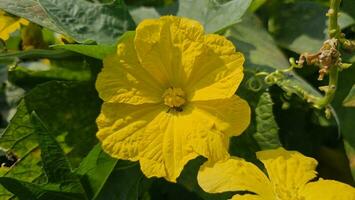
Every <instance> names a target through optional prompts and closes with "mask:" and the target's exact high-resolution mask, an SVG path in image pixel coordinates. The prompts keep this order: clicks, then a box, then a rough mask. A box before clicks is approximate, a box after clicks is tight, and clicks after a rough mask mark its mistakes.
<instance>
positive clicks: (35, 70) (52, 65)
mask: <svg viewBox="0 0 355 200" xmlns="http://www.w3.org/2000/svg"><path fill="white" fill-rule="evenodd" d="M91 68H92V66H91V63H90V62H88V61H87V60H83V59H65V60H64V59H63V60H60V59H52V60H48V59H43V60H38V61H24V62H19V63H18V64H17V65H16V66H13V67H11V68H10V70H9V72H8V77H9V81H10V82H11V83H14V84H16V85H18V86H21V87H24V88H29V87H33V86H35V85H37V84H40V83H44V82H47V81H51V80H69V81H89V80H92V79H94V78H95V74H92V69H91Z"/></svg>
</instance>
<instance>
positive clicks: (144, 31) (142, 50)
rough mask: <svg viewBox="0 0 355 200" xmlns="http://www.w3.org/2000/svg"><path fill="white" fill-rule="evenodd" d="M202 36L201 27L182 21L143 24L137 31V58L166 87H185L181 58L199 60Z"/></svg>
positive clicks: (179, 19) (191, 21)
mask: <svg viewBox="0 0 355 200" xmlns="http://www.w3.org/2000/svg"><path fill="white" fill-rule="evenodd" d="M203 34H204V31H203V27H202V25H201V24H200V23H198V22H197V21H194V20H190V19H187V18H183V17H174V16H165V17H161V18H160V19H148V20H144V21H142V22H141V23H140V24H139V25H138V27H137V29H136V38H135V45H136V49H137V54H138V57H139V58H140V61H141V63H142V65H143V66H144V67H145V69H146V70H147V71H149V72H150V73H151V74H153V75H154V76H155V77H156V78H157V79H158V80H159V81H160V82H161V83H162V84H165V85H166V87H182V86H183V81H184V80H186V73H185V71H184V67H183V66H182V65H183V62H182V56H183V54H184V55H188V56H189V58H193V57H194V56H196V53H195V51H196V50H197V49H201V46H202V44H203ZM183 52H185V53H183ZM186 52H187V53H186Z"/></svg>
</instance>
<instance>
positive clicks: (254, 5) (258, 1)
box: [249, 0, 266, 12]
mask: <svg viewBox="0 0 355 200" xmlns="http://www.w3.org/2000/svg"><path fill="white" fill-rule="evenodd" d="M265 3H266V0H254V1H252V2H251V4H250V7H249V11H250V12H255V11H256V10H258V9H259V8H260V7H261V6H262V5H264V4H265Z"/></svg>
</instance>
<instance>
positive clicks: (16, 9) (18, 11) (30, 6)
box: [0, 0, 64, 33]
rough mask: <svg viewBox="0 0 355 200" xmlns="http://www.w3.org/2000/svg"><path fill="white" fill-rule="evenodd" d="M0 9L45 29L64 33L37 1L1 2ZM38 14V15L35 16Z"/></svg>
mask: <svg viewBox="0 0 355 200" xmlns="http://www.w3.org/2000/svg"><path fill="white" fill-rule="evenodd" d="M0 9H2V10H5V11H7V12H9V13H11V14H14V15H17V16H20V17H23V18H26V19H28V20H30V21H32V22H34V23H36V24H39V25H41V26H43V27H47V28H49V29H51V30H53V31H55V32H57V33H64V32H63V31H62V30H61V29H60V28H59V27H58V26H57V25H55V24H54V23H53V21H52V19H50V18H49V17H48V15H47V14H46V12H45V11H44V10H43V8H42V7H41V6H40V4H39V3H38V1H37V0H1V1H0ZM34 13H36V14H34Z"/></svg>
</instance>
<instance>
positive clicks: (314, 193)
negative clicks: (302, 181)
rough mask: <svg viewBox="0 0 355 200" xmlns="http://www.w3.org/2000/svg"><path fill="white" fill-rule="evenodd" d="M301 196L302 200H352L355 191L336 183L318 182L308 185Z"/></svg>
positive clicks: (328, 181)
mask: <svg viewBox="0 0 355 200" xmlns="http://www.w3.org/2000/svg"><path fill="white" fill-rule="evenodd" d="M301 195H302V197H303V199H304V200H319V199H321V200H336V199H339V200H354V199H355V189H354V188H353V187H351V186H350V185H347V184H344V183H341V182H338V181H333V180H319V181H316V182H311V183H308V184H307V185H306V187H305V188H304V190H303V191H302V193H301Z"/></svg>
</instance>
